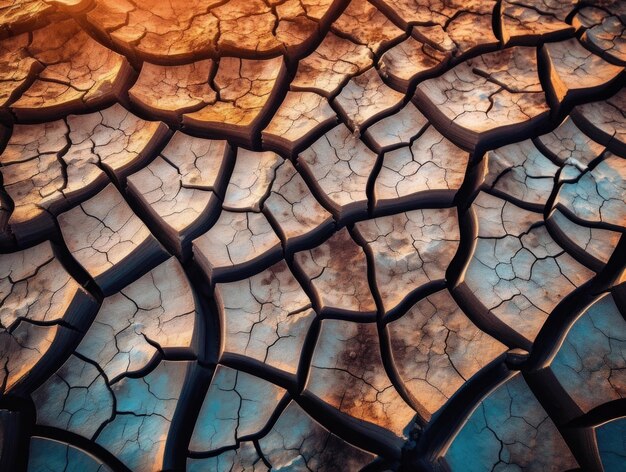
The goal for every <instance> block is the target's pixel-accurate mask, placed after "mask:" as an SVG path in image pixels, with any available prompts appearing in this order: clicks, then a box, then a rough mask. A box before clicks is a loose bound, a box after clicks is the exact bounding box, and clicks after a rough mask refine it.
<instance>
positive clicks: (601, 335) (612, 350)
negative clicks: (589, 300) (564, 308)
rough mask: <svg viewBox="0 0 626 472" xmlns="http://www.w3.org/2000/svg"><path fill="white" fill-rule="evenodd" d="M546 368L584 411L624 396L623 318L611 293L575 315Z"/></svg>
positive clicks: (625, 339)
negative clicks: (574, 319)
mask: <svg viewBox="0 0 626 472" xmlns="http://www.w3.org/2000/svg"><path fill="white" fill-rule="evenodd" d="M550 370H551V371H552V372H553V373H554V375H555V376H556V378H557V380H558V381H559V383H560V384H561V386H563V388H564V389H565V391H566V392H567V393H568V395H569V396H570V397H571V398H572V399H573V400H574V401H575V403H576V405H578V407H579V408H580V409H581V410H582V411H583V412H585V413H587V412H588V411H589V410H591V409H593V408H594V407H597V406H599V405H600V404H602V403H605V402H608V401H611V400H617V399H620V398H624V397H625V396H626V321H624V319H623V318H622V316H621V314H620V312H619V310H618V308H617V306H616V305H615V302H614V300H613V297H612V296H611V295H604V296H602V298H600V299H599V300H597V301H596V302H595V303H594V304H593V305H591V306H590V307H589V308H588V309H587V310H586V311H585V312H584V313H583V314H582V315H581V316H580V318H578V320H577V321H576V323H575V324H574V325H573V326H572V327H571V328H570V330H569V332H568V333H567V336H566V338H565V340H564V341H563V344H562V345H561V348H560V349H559V352H558V353H557V354H556V356H555V357H554V360H553V361H552V363H551V365H550Z"/></svg>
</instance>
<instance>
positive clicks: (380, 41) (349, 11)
mask: <svg viewBox="0 0 626 472" xmlns="http://www.w3.org/2000/svg"><path fill="white" fill-rule="evenodd" d="M332 29H333V31H335V32H336V33H337V34H338V35H340V36H349V37H350V38H351V39H352V41H354V42H355V43H358V44H363V45H365V46H367V47H368V48H369V49H370V50H371V51H372V52H373V53H374V54H377V53H379V52H380V51H381V50H382V49H385V47H386V46H388V45H389V44H390V43H392V42H393V41H394V40H395V39H397V38H400V37H401V36H403V35H404V31H403V30H401V29H400V28H398V27H397V26H396V25H394V24H393V23H392V22H391V20H390V19H389V18H387V17H386V16H385V15H384V14H383V13H382V12H381V11H380V10H379V9H378V8H376V7H375V6H374V5H373V4H372V3H370V2H368V1H367V0H352V1H351V2H350V4H349V5H348V7H347V8H346V9H345V10H344V11H343V13H342V14H341V16H340V17H339V18H337V20H336V21H335V22H334V23H333V25H332Z"/></svg>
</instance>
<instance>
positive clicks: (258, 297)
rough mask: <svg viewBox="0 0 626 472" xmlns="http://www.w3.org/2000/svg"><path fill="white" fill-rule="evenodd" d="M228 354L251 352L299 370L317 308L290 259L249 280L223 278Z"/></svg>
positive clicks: (220, 295) (220, 290)
mask: <svg viewBox="0 0 626 472" xmlns="http://www.w3.org/2000/svg"><path fill="white" fill-rule="evenodd" d="M215 294H216V299H217V301H218V307H219V310H220V315H221V318H222V322H223V325H224V328H223V332H224V341H223V350H224V354H225V355H228V354H229V353H234V354H238V355H242V356H247V357H251V358H253V359H255V360H257V361H259V362H262V363H265V364H267V365H269V366H272V367H275V368H277V369H281V370H283V371H286V372H289V373H290V374H295V373H296V371H297V369H298V360H299V358H300V352H301V350H302V346H303V344H304V339H305V337H306V334H307V332H308V330H309V327H310V325H311V322H312V321H313V318H314V316H315V313H314V312H313V310H312V309H311V301H310V300H309V299H308V297H307V296H306V294H305V293H304V291H303V290H302V288H301V287H300V285H299V284H298V282H297V280H296V279H295V277H294V276H293V275H292V273H291V272H290V270H289V268H288V267H287V265H286V263H285V262H284V261H281V262H279V263H278V264H275V265H273V266H272V267H270V268H269V269H266V270H264V271H263V272H261V273H259V274H256V275H254V276H252V277H250V278H248V279H243V280H239V281H237V282H230V283H218V284H216V287H215Z"/></svg>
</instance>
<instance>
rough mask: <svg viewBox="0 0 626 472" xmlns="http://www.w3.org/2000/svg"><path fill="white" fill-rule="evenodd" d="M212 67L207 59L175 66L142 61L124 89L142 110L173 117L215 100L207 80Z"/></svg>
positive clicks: (175, 118)
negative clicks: (129, 87)
mask: <svg viewBox="0 0 626 472" xmlns="http://www.w3.org/2000/svg"><path fill="white" fill-rule="evenodd" d="M213 68H214V66H213V61H212V60H210V59H206V60H204V61H198V62H192V63H190V64H183V65H179V66H163V65H158V64H151V63H149V62H144V64H143V66H142V67H141V72H140V74H139V78H138V79H137V81H136V82H135V84H134V85H133V87H132V88H131V89H130V90H129V91H128V93H129V95H130V98H131V100H132V101H133V102H134V103H136V104H137V106H139V107H141V108H143V109H144V110H145V111H146V112H148V113H151V114H153V115H156V116H161V117H163V118H164V119H169V120H177V119H178V118H179V117H180V116H181V115H183V114H184V113H188V112H192V111H195V110H198V109H200V108H202V107H204V106H206V105H210V104H213V103H215V101H216V99H217V94H216V93H215V90H213V89H212V88H211V85H210V84H209V78H210V75H211V73H212V70H213Z"/></svg>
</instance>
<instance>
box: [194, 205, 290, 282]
mask: <svg viewBox="0 0 626 472" xmlns="http://www.w3.org/2000/svg"><path fill="white" fill-rule="evenodd" d="M281 251H282V248H281V244H280V239H278V236H276V234H275V233H274V230H273V229H272V227H271V225H270V224H269V222H268V221H267V218H266V217H265V215H264V214H263V213H253V212H230V211H222V213H221V215H220V217H219V219H218V220H217V222H216V223H215V224H214V225H213V227H211V229H209V231H207V232H206V233H204V234H203V235H202V236H200V237H198V238H196V239H195V240H194V241H193V254H194V257H195V258H196V260H197V261H198V263H199V264H200V266H201V267H202V269H203V270H204V272H205V273H206V275H207V276H208V277H209V279H210V280H211V281H212V282H219V281H221V279H222V278H223V277H227V276H229V275H234V274H236V273H237V272H238V271H240V270H248V269H250V268H252V266H254V265H255V264H257V263H260V262H261V261H266V260H271V259H274V258H277V257H278V256H279V255H280V253H281Z"/></svg>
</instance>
